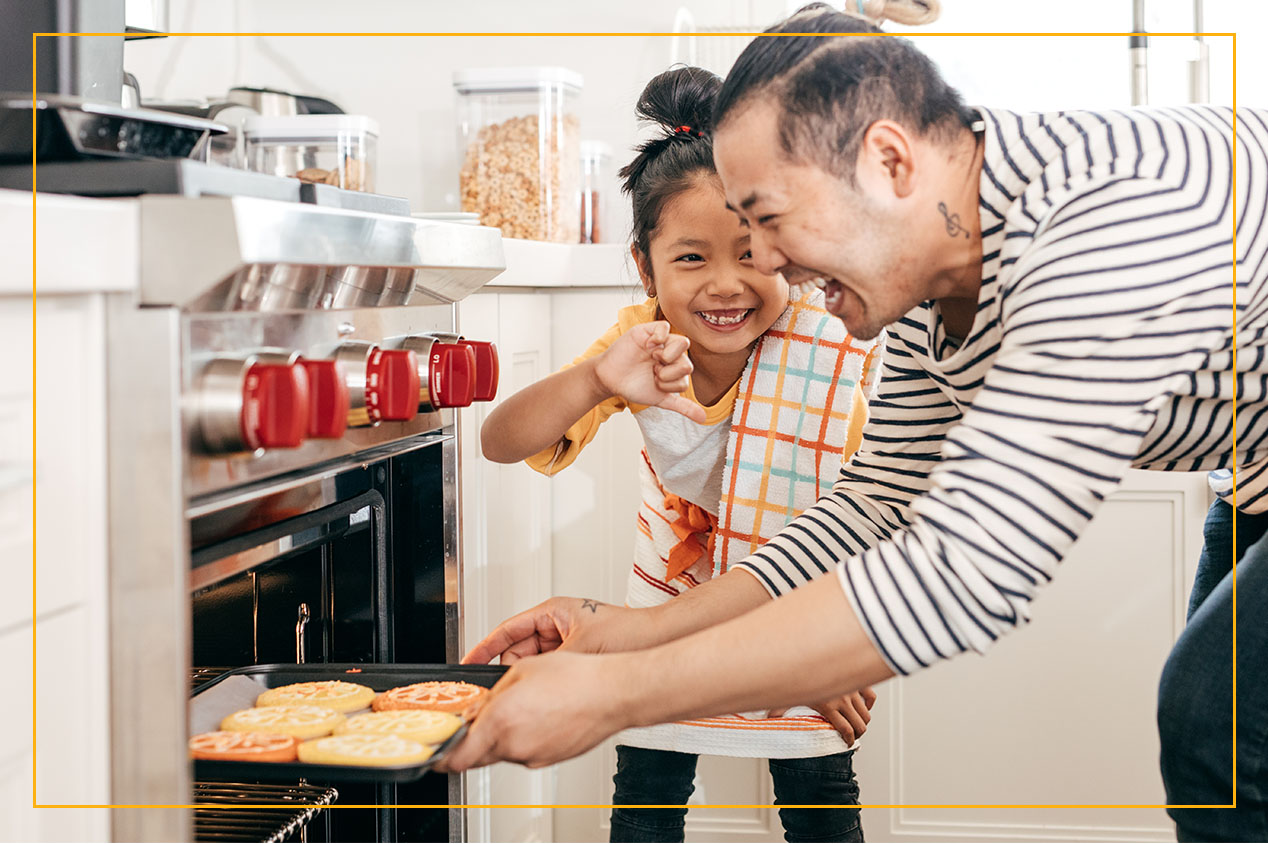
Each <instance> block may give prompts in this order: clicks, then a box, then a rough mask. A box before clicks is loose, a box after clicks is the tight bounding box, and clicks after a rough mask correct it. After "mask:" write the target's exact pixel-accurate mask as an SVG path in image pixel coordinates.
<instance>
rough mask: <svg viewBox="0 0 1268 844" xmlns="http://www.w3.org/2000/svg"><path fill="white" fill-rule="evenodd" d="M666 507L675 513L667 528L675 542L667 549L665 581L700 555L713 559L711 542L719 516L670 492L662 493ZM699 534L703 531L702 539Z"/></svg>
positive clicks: (691, 564) (684, 568) (715, 535)
mask: <svg viewBox="0 0 1268 844" xmlns="http://www.w3.org/2000/svg"><path fill="white" fill-rule="evenodd" d="M665 509H666V510H669V511H672V512H674V513H677V514H678V518H677V519H675V520H674V521H673V522H672V523H671V524H670V525H669V527H670V528H671V529H672V530H673V532H674V535H675V536H677V537H678V542H677V543H676V544H675V545H674V547H673V548H671V549H670V550H669V563H668V564H667V565H666V566H665V580H666V581H670V580H673V579H674V578H675V577H677V576H678V575H680V574H682V573H683V572H684V571H686V570H687V569H689V568H691V567H692V566H693V565H695V564H696V561H698V560H699V559H700V558H701V557H702V556H704V555H705V554H708V555H709V558H710V559H712V558H713V542H714V540H715V539H716V538H717V527H718V519H717V517H716V516H714V515H713V514H711V513H710V512H709V511H708V510H705V509H704V508H703V507H701V506H699V505H698V504H693V503H692V502H690V501H688V500H687V499H685V498H679V497H678V496H677V495H674V494H673V493H670V492H667V493H665ZM701 534H704V539H703V541H702V540H701Z"/></svg>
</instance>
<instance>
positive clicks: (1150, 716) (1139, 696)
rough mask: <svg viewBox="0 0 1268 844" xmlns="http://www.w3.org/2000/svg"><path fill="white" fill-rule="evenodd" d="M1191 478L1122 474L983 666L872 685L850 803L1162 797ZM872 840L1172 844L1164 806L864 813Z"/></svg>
mask: <svg viewBox="0 0 1268 844" xmlns="http://www.w3.org/2000/svg"><path fill="white" fill-rule="evenodd" d="M1207 503H1208V492H1207V488H1206V478H1205V475H1201V474H1170V473H1161V472H1131V473H1129V475H1128V478H1127V480H1126V482H1125V483H1124V484H1123V486H1122V487H1121V488H1120V489H1119V491H1118V492H1116V493H1114V494H1113V495H1112V496H1110V498H1109V499H1108V500H1107V501H1106V502H1105V504H1104V505H1103V506H1102V508H1101V511H1100V512H1099V513H1098V514H1097V516H1096V518H1095V519H1094V520H1093V522H1092V523H1091V525H1090V526H1089V528H1088V530H1087V531H1086V533H1085V534H1084V535H1083V536H1082V538H1081V539H1080V540H1079V542H1078V543H1076V545H1075V546H1074V548H1073V550H1072V551H1071V553H1070V554H1069V555H1068V556H1067V557H1066V559H1065V560H1064V561H1063V562H1062V563H1061V567H1060V570H1059V571H1058V574H1057V577H1056V578H1055V579H1054V580H1053V582H1052V583H1051V584H1050V585H1048V586H1047V587H1045V589H1044V591H1043V594H1041V596H1040V597H1039V599H1038V600H1037V601H1035V605H1034V616H1033V620H1032V622H1031V623H1030V624H1029V625H1027V626H1026V627H1025V628H1023V629H1021V630H1017V631H1014V632H1013V633H1012V634H1010V635H1008V636H1006V637H1004V638H1003V639H1002V640H1001V641H1000V642H999V643H998V644H996V645H995V646H994V648H992V650H991V651H990V652H989V653H988V654H987V656H986V658H985V659H982V658H977V657H974V656H961V657H960V658H958V659H957V660H955V664H954V665H948V666H944V667H941V668H938V669H936V670H931V671H926V672H924V673H921V674H917V675H915V676H913V677H909V678H902V679H895V680H892V681H890V682H887V683H885V684H883V685H882V686H880V687H879V688H878V689H877V693H878V694H879V696H880V697H879V700H878V702H877V709H876V711H875V712H874V714H873V715H874V717H873V720H872V723H871V725H870V729H869V730H868V732H867V736H866V737H865V738H864V740H863V746H862V748H861V749H860V751H859V753H858V757H857V759H856V761H855V770H856V771H857V772H858V776H859V783H860V785H861V788H862V800H863V803H864V804H869V803H871V804H877V803H880V804H931V803H935V804H1001V803H1005V804H1077V805H1086V804H1137V805H1139V804H1146V805H1148V804H1155V805H1157V804H1162V803H1165V802H1166V800H1165V796H1164V793H1163V788H1162V781H1161V778H1160V776H1159V773H1158V750H1159V748H1158V733H1157V727H1156V726H1155V724H1156V721H1155V704H1156V700H1157V694H1158V678H1159V675H1160V673H1161V670H1162V665H1163V662H1164V661H1165V660H1166V657H1167V654H1168V652H1169V651H1170V649H1171V646H1172V644H1173V643H1174V641H1175V639H1176V637H1177V636H1179V634H1180V632H1181V631H1182V630H1183V628H1184V614H1185V606H1186V604H1187V600H1188V591H1189V588H1190V586H1191V584H1192V581H1193V569H1194V566H1195V564H1196V561H1197V556H1198V553H1199V551H1200V550H1201V545H1202V522H1203V518H1204V516H1205V513H1206V507H1207ZM863 817H864V827H865V830H866V833H867V835H868V836H869V837H870V838H875V839H877V840H887V841H888V840H893V841H916V840H931V839H932V840H949V839H958V838H961V837H964V836H968V837H969V838H971V839H972V840H978V841H983V840H988V839H1004V840H1009V841H1040V840H1044V841H1050V840H1062V841H1079V840H1089V841H1116V840H1136V841H1143V840H1153V841H1169V840H1175V831H1174V827H1173V826H1172V824H1171V821H1170V819H1169V818H1168V817H1167V816H1166V814H1165V812H1164V811H1163V810H1162V809H1124V808H1106V809H1080V810H1078V811H1072V810H1069V809H1057V808H1052V809H1046V808H1028V809H992V808H986V807H980V808H963V809H960V808H923V809H868V810H865V811H864V816H863Z"/></svg>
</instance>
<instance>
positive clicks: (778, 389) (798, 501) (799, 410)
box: [713, 289, 877, 574]
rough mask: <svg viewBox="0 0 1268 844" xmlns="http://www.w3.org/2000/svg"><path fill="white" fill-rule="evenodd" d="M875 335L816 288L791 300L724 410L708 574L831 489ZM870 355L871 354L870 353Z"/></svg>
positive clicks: (722, 568)
mask: <svg viewBox="0 0 1268 844" xmlns="http://www.w3.org/2000/svg"><path fill="white" fill-rule="evenodd" d="M875 346H876V343H875V341H872V342H863V341H860V340H855V339H854V338H853V337H852V336H851V335H850V334H849V333H848V332H847V331H846V330H845V326H844V325H843V324H842V323H841V320H839V319H838V318H836V317H835V316H833V315H832V314H830V313H828V312H827V311H825V310H824V309H823V293H822V291H820V290H817V289H816V290H815V291H814V292H813V293H812V294H810V295H808V296H803V297H802V298H800V299H798V300H797V301H795V302H792V303H790V304H789V306H788V309H787V310H786V311H784V314H783V316H781V317H780V318H779V320H778V321H776V323H775V324H774V325H773V326H771V328H770V330H769V331H767V332H766V334H765V335H764V336H763V337H762V339H761V341H760V342H759V344H758V346H757V349H756V350H755V351H754V353H753V354H752V355H751V356H750V357H749V362H748V366H747V368H746V369H745V370H744V374H743V375H741V376H740V391H739V395H738V396H737V397H736V400H735V411H734V412H733V413H732V414H731V434H730V439H729V440H728V443H727V454H726V467H725V469H724V470H723V476H722V499H721V502H720V503H719V508H718V527H717V536H716V538H715V540H714V551H713V563H714V573H715V574H720V573H722V572H724V571H726V570H727V567H728V566H729V565H730V564H731V563H734V562H736V561H738V560H742V559H744V558H745V557H747V556H748V555H749V554H751V553H752V552H753V551H754V550H756V549H757V547H758V546H760V545H763V544H765V543H766V542H767V541H768V540H769V539H770V538H771V537H772V536H774V535H775V534H776V533H778V532H779V531H780V529H782V528H783V527H784V525H786V524H788V523H789V522H790V521H792V519H793V518H794V517H795V516H797V515H798V514H800V513H801V511H802V510H805V509H806V508H807V507H809V506H810V505H811V504H814V503H815V502H816V501H818V500H819V497H820V496H822V495H825V494H826V493H827V492H828V491H829V490H831V489H832V485H833V484H834V483H835V482H836V480H837V476H838V475H839V474H840V472H841V462H842V456H843V451H844V448H845V443H846V434H847V430H848V428H849V423H850V418H851V408H852V404H853V400H854V388H855V386H857V385H858V384H859V383H860V382H864V381H865V376H866V382H865V383H864V386H865V388H866V387H867V386H868V385H869V384H870V381H871V380H872V375H871V372H870V371H869V369H872V368H874V365H873V363H872V361H869V360H868V358H869V354H870V353H871V352H872V350H873V348H875ZM872 357H873V358H875V357H877V356H875V355H874V356H872Z"/></svg>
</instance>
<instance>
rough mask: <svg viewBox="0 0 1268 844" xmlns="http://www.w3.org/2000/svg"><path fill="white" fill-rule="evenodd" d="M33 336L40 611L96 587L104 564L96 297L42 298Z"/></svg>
mask: <svg viewBox="0 0 1268 844" xmlns="http://www.w3.org/2000/svg"><path fill="white" fill-rule="evenodd" d="M38 308H39V310H38V320H39V326H38V328H39V333H38V335H37V337H36V350H37V352H38V356H37V358H36V379H37V381H36V383H37V385H38V386H39V389H38V391H37V392H36V395H35V401H36V414H37V415H36V433H37V441H36V488H35V496H36V506H37V510H36V526H35V531H36V534H35V536H36V542H37V551H38V555H39V556H38V558H37V560H36V564H37V568H36V577H37V582H36V583H37V586H38V589H39V594H38V595H37V601H38V607H37V612H39V613H41V614H43V613H46V612H51V611H54V610H59V609H65V608H67V607H70V606H73V605H75V604H78V603H80V602H82V601H84V600H86V599H87V598H88V596H89V595H91V594H93V593H92V592H91V591H90V590H89V586H90V584H91V583H92V582H93V581H92V577H93V575H91V574H90V571H91V570H94V569H103V570H104V566H105V371H104V369H103V366H104V361H105V355H104V340H103V333H102V332H103V320H104V316H103V313H102V304H101V299H100V297H98V296H68V297H63V296H49V297H43V298H41V299H40V301H39V306H38Z"/></svg>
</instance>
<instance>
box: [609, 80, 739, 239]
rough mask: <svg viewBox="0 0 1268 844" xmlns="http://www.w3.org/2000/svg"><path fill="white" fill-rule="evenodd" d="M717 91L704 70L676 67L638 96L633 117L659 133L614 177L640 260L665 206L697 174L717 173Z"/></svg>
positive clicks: (717, 83) (719, 82) (717, 84)
mask: <svg viewBox="0 0 1268 844" xmlns="http://www.w3.org/2000/svg"><path fill="white" fill-rule="evenodd" d="M721 87H722V80H721V79H719V78H718V77H717V75H715V74H713V73H710V72H709V71H707V70H705V69H704V68H699V67H678V68H674V69H672V70H667V71H665V72H664V73H662V74H660V75H658V76H656V77H655V78H653V79H652V81H650V82H648V83H647V86H646V87H645V88H644V89H643V93H642V94H640V95H639V98H638V105H637V106H635V112H636V113H637V114H638V116H639V117H640V118H642V119H643V120H646V121H649V122H652V123H656V124H658V125H659V126H660V128H661V131H660V132H659V133H658V134H657V135H656V137H654V138H652V139H651V140H648V141H645V142H644V143H642V144H640V145H639V146H638V147H637V148H636V151H637V155H635V156H634V160H633V161H631V162H630V163H629V164H627V165H626V166H625V167H623V168H621V172H620V176H621V178H622V179H623V180H624V182H623V184H622V190H624V191H625V193H627V194H629V196H630V200H631V202H632V203H633V206H634V209H633V210H634V214H633V218H634V232H633V241H634V247H635V248H636V249H638V251H639V252H640V253H642V255H643V257H644V258H647V257H648V247H649V245H650V242H651V233H652V231H653V230H654V229H655V228H656V225H657V222H658V221H659V219H660V212H661V210H662V209H663V208H664V205H665V203H666V202H667V201H668V200H669V199H670V198H672V197H673V196H674V195H675V194H677V193H678V192H680V191H682V190H685V189H686V188H688V187H690V186H691V185H692V184H694V181H695V179H696V178H697V177H698V176H699V175H700V174H701V173H703V174H705V175H706V176H710V177H712V176H714V175H715V174H716V172H717V171H716V170H715V169H714V166H713V100H714V97H716V96H717V93H718V90H719V89H720V88H721Z"/></svg>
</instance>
